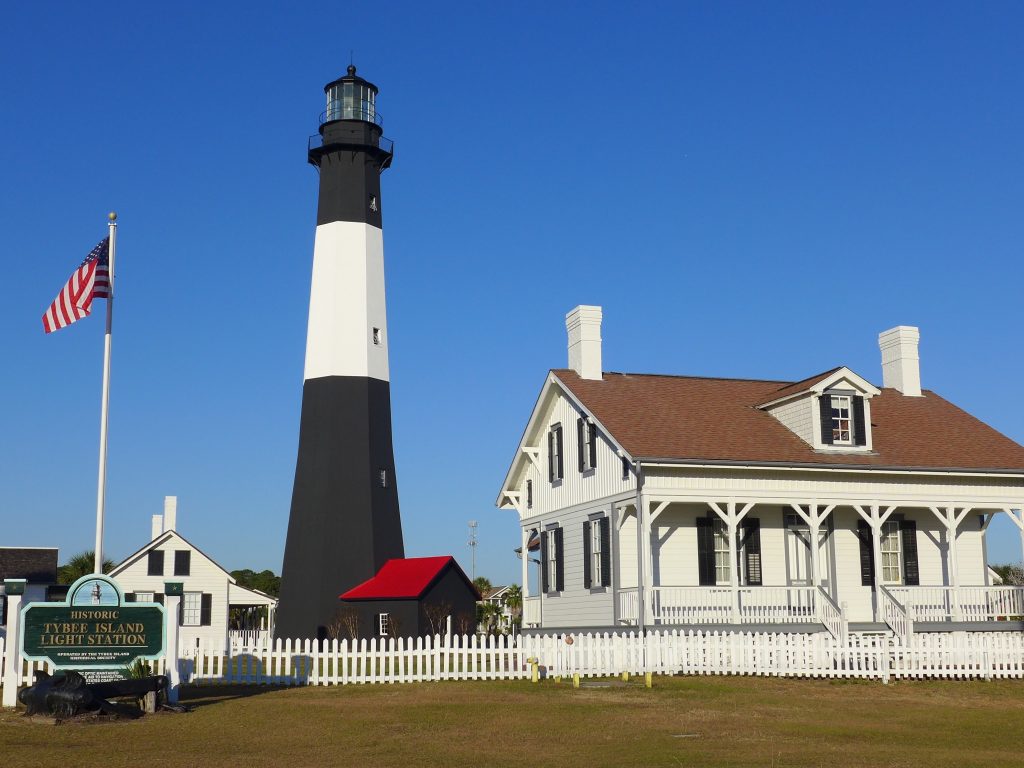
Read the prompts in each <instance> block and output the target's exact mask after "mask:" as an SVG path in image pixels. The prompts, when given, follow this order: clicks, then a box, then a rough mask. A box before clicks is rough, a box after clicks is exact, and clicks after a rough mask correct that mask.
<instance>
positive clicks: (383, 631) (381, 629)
mask: <svg viewBox="0 0 1024 768" xmlns="http://www.w3.org/2000/svg"><path fill="white" fill-rule="evenodd" d="M390 633H391V624H390V622H389V621H388V614H386V613H378V614H377V634H378V635H380V636H381V637H387V636H388V635H389V634H390Z"/></svg>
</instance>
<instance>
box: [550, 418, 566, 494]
mask: <svg viewBox="0 0 1024 768" xmlns="http://www.w3.org/2000/svg"><path fill="white" fill-rule="evenodd" d="M562 445H563V444H562V425H561V424H555V425H554V426H552V427H551V431H550V432H548V480H549V481H551V482H552V483H556V482H558V481H559V480H561V479H562V477H563V476H564V474H565V467H564V465H563V457H562Z"/></svg>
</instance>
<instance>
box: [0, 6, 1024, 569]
mask: <svg viewBox="0 0 1024 768" xmlns="http://www.w3.org/2000/svg"><path fill="white" fill-rule="evenodd" d="M4 27H5V32H6V34H5V35H4V44H3V46H2V47H0V93H2V94H3V120H2V121H0V178H2V180H3V188H4V195H3V198H4V202H3V205H2V206H0V224H2V226H3V232H4V234H5V237H6V246H5V250H6V254H7V258H8V262H9V264H12V265H13V268H10V267H9V268H8V272H7V280H6V290H5V292H4V293H5V300H4V302H3V305H2V309H0V312H2V319H3V322H2V323H0V329H2V330H0V334H2V340H3V350H4V358H5V365H4V368H3V372H4V376H3V384H2V386H3V393H4V399H5V402H6V404H7V405H6V409H5V411H6V418H5V420H4V426H3V440H2V441H0V519H2V521H3V524H2V530H0V544H3V545H39V546H44V545H56V546H59V547H60V549H61V552H62V555H67V554H70V553H72V552H75V551H78V550H82V549H86V548H90V547H91V545H92V540H93V530H94V529H93V524H94V509H95V474H96V444H97V431H98V422H99V413H98V406H99V391H100V372H101V371H100V369H101V343H102V331H103V322H102V319H101V317H97V316H94V317H92V318H89V319H88V320H85V321H82V322H80V323H78V324H76V325H75V326H73V327H71V328H70V329H67V330H63V331H61V332H60V333H57V334H54V335H52V336H49V337H45V336H44V335H43V332H42V328H41V325H40V319H39V318H40V315H41V314H42V311H43V310H44V308H45V307H46V306H47V304H48V303H49V302H50V300H51V299H52V298H53V296H54V295H55V294H56V292H57V290H58V289H59V288H60V286H61V285H62V283H63V281H64V280H65V279H66V278H67V276H68V274H69V272H70V271H71V269H72V268H73V267H74V266H76V265H77V263H78V262H79V261H80V260H81V259H82V258H83V257H84V256H85V254H86V253H87V252H88V251H89V249H91V248H92V247H93V245H95V243H96V242H97V241H98V240H99V239H100V238H101V237H103V235H104V233H105V216H106V212H107V211H108V210H110V209H116V210H117V211H118V213H119V215H120V224H121V227H120V230H119V262H118V263H119V283H118V288H119V301H118V305H117V317H116V322H115V339H114V372H113V390H112V395H111V409H112V410H111V420H110V428H111V436H110V473H109V479H110V491H109V506H108V518H107V524H108V536H107V539H106V541H107V550H108V553H109V554H110V556H112V557H113V558H115V559H118V558H120V557H123V556H124V555H126V554H128V553H129V552H131V551H133V550H134V549H135V548H137V547H138V546H140V545H141V544H143V543H144V542H145V541H146V540H147V538H148V534H149V517H150V515H151V514H153V513H156V512H159V511H160V510H161V507H162V500H163V497H164V495H167V494H176V495H178V496H179V499H180V502H179V504H180V507H179V522H180V525H179V527H180V529H181V531H182V532H183V533H184V534H185V535H186V536H187V537H189V538H191V539H193V540H194V541H195V543H197V544H198V545H199V546H200V547H203V548H204V549H205V550H207V551H208V552H209V553H210V554H212V555H213V556H214V557H215V558H216V559H217V560H219V561H220V562H221V563H222V564H224V565H225V566H227V567H229V568H237V567H252V568H272V569H274V570H275V571H277V570H279V568H280V564H281V557H282V553H283V548H284V535H285V528H286V525H287V517H288V506H289V500H290V497H291V486H292V477H293V473H294V467H295V455H296V444H297V436H298V419H299V405H300V398H301V387H302V367H303V354H304V342H305V331H306V310H307V303H308V292H309V280H310V267H311V261H312V245H313V233H314V226H315V205H316V192H317V178H316V173H315V171H314V170H313V169H312V168H311V167H309V166H308V165H307V164H306V161H305V151H306V137H307V136H308V135H310V134H312V133H314V132H315V131H316V127H317V116H318V114H319V113H320V112H321V111H322V109H323V103H322V101H323V93H322V86H323V84H324V83H326V82H327V81H329V80H331V79H333V78H335V77H337V76H338V75H340V74H341V73H342V72H343V71H344V68H345V66H346V65H347V64H348V62H349V50H350V49H354V50H355V60H356V64H357V65H358V66H359V70H360V73H361V74H364V75H365V76H366V77H368V78H369V79H371V80H372V81H374V82H375V83H377V84H378V85H379V86H380V88H381V95H380V102H379V104H380V110H381V112H382V113H383V115H384V118H385V133H386V134H387V135H388V136H390V137H392V138H394V139H395V141H396V148H397V154H396V158H395V162H394V166H393V168H392V169H390V170H388V171H387V173H386V174H385V177H384V190H383V201H384V218H385V244H386V245H385V249H386V260H387V280H388V285H387V289H388V301H389V328H390V335H391V354H392V357H391V376H392V397H393V405H394V424H395V450H396V460H397V462H398V482H399V491H400V495H401V502H402V512H403V521H404V526H405V537H406V549H407V552H408V553H409V554H412V555H432V554H442V553H449V552H450V553H452V554H455V555H456V556H458V557H459V559H460V560H461V561H462V562H463V563H464V564H465V565H466V567H467V569H468V567H469V550H468V548H467V547H466V546H465V544H466V537H467V534H466V522H467V521H468V520H470V519H476V520H478V521H479V522H480V529H479V531H480V548H479V562H480V565H479V567H478V571H479V572H480V573H482V574H485V575H488V576H490V577H491V578H492V579H493V580H495V581H507V580H513V579H514V580H518V573H519V571H518V564H517V560H516V558H515V555H514V554H513V553H512V548H513V547H514V546H516V544H517V543H518V534H517V525H516V520H515V516H514V513H512V512H507V511H498V510H496V509H494V508H493V502H494V499H495V496H496V494H497V491H498V488H499V486H500V483H501V480H502V478H503V476H504V473H505V470H506V468H507V465H508V462H509V461H510V459H511V458H512V454H513V452H514V449H515V446H516V443H517V441H518V439H519V437H520V434H521V431H522V428H523V426H524V423H525V420H526V418H527V416H528V414H529V411H530V408H531V407H532V405H533V401H534V398H535V396H536V394H537V392H538V390H539V388H540V385H541V383H542V381H543V377H544V373H545V371H546V369H548V368H549V367H559V366H562V365H564V363H565V357H566V355H565V330H564V313H565V312H566V311H567V310H569V309H570V308H571V307H573V306H574V305H576V304H580V303H590V304H601V305H603V306H604V310H605V326H604V360H605V367H606V368H607V369H609V370H627V371H644V372H662V373H681V374H698V375H724V376H737V377H764V378H782V379H785V378H792V379H799V378H803V377H804V376H807V375H809V374H812V373H814V372H817V371H820V370H824V369H826V368H829V367H831V366H834V365H838V364H845V365H849V366H850V367H851V368H853V369H854V370H856V371H858V372H859V373H861V374H863V375H865V376H867V377H868V378H869V379H871V380H873V381H876V382H878V381H879V380H880V378H881V374H880V364H879V353H878V348H877V341H876V337H877V334H878V332H879V331H881V330H883V329H886V328H889V327H891V326H893V325H896V324H912V325H918V326H920V327H921V333H922V342H921V356H922V377H923V381H924V386H925V387H927V388H931V389H934V390H936V391H937V392H939V393H941V394H942V395H944V396H945V397H947V398H949V399H951V400H952V401H953V402H955V403H957V404H959V405H960V406H962V407H964V408H966V409H967V410H969V411H970V412H972V413H974V414H975V415H977V416H978V417H980V418H981V419H983V420H985V421H987V422H988V423H990V424H992V425H993V426H995V427H996V428H997V429H999V430H1000V431H1002V432H1003V433H1005V434H1007V435H1009V436H1010V437H1012V438H1014V439H1015V440H1017V441H1018V442H1020V441H1024V409H1022V408H1021V407H1020V403H1019V401H1020V396H1021V381H1022V380H1024V362H1022V356H1021V353H1020V339H1021V325H1022V317H1024V312H1022V289H1021V277H1022V271H1024V268H1022V266H1021V255H1022V254H1021V250H1022V243H1024V215H1022V213H1021V210H1022V209H1021V205H1022V201H1024V173H1022V166H1024V102H1022V99H1021V93H1024V67H1021V58H1020V51H1021V47H1020V30H1021V29H1022V28H1024V7H1022V6H1021V5H1020V4H1019V3H1009V2H1007V3H971V4H963V3H961V4H951V3H935V2H926V3H925V2H922V3H898V4H894V3H848V4H845V5H843V4H839V3H828V4H821V3H811V2H806V3H772V4H765V3H753V2H750V3H741V2H730V3H710V2H709V3H704V4H691V3H667V4H660V5H659V4H645V5H642V6H641V7H640V8H635V7H632V4H623V3H615V4H601V3H587V4H582V3H574V4H556V3H523V2H521V3H515V4H502V5H501V6H500V7H498V6H497V4H485V3H463V4H458V5H452V4H438V3H431V4H403V3H386V4H375V3H337V2H331V3H318V2H307V3H302V4H298V5H295V4H291V5H288V6H286V5H285V4H269V3H266V4H265V3H252V2H248V3H239V4H235V5H228V4H222V3H183V4H149V3H117V2H108V3H102V4H99V5H97V4H88V3H16V4H13V5H10V6H9V7H7V8H6V9H5V12H4ZM990 536H991V543H990V554H991V557H992V559H993V560H996V561H1003V560H1007V559H1018V558H1019V556H1020V549H1019V544H1018V540H1017V538H1016V535H1015V532H1014V531H1013V530H1012V529H1011V528H1010V527H1009V524H1006V523H996V524H993V527H992V532H991V534H990Z"/></svg>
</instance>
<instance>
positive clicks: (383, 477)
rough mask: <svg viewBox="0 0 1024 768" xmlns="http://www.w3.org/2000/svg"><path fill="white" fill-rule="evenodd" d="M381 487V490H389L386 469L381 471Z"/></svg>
mask: <svg viewBox="0 0 1024 768" xmlns="http://www.w3.org/2000/svg"><path fill="white" fill-rule="evenodd" d="M380 487H381V488H387V487H388V471H387V470H386V469H382V470H381V471H380Z"/></svg>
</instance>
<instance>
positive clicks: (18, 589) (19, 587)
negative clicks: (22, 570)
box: [4, 579, 25, 595]
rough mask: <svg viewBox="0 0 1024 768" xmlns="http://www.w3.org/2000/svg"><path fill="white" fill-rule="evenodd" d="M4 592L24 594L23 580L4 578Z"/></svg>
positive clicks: (7, 593)
mask: <svg viewBox="0 0 1024 768" xmlns="http://www.w3.org/2000/svg"><path fill="white" fill-rule="evenodd" d="M4 594H6V595H24V594H25V580H24V579H6V580H5V581H4Z"/></svg>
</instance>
